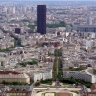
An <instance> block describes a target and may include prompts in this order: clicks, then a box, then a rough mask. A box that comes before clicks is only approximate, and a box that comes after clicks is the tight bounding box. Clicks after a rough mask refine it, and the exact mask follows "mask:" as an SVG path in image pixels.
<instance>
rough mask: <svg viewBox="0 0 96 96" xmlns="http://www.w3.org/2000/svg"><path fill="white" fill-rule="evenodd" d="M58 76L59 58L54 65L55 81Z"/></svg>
mask: <svg viewBox="0 0 96 96" xmlns="http://www.w3.org/2000/svg"><path fill="white" fill-rule="evenodd" d="M57 75H58V58H55V60H54V64H53V80H54V81H56V78H57Z"/></svg>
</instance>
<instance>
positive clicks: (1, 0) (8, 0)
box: [0, 0, 96, 1]
mask: <svg viewBox="0 0 96 96" xmlns="http://www.w3.org/2000/svg"><path fill="white" fill-rule="evenodd" d="M0 1H2V0H0ZM4 1H10V0H4ZM11 1H96V0H11Z"/></svg>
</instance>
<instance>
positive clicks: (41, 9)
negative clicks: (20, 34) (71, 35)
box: [37, 5, 46, 35]
mask: <svg viewBox="0 0 96 96" xmlns="http://www.w3.org/2000/svg"><path fill="white" fill-rule="evenodd" d="M37 32H38V33H40V34H42V35H43V34H46V5H38V6H37Z"/></svg>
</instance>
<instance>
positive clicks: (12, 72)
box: [0, 71, 21, 74]
mask: <svg viewBox="0 0 96 96" xmlns="http://www.w3.org/2000/svg"><path fill="white" fill-rule="evenodd" d="M10 73H11V74H21V73H19V72H16V71H0V74H10Z"/></svg>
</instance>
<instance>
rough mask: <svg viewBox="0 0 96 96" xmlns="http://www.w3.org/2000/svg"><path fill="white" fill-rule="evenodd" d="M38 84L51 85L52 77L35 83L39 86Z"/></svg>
mask: <svg viewBox="0 0 96 96" xmlns="http://www.w3.org/2000/svg"><path fill="white" fill-rule="evenodd" d="M40 84H47V85H52V79H46V80H40V81H37V82H36V83H35V86H39V85H40Z"/></svg>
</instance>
